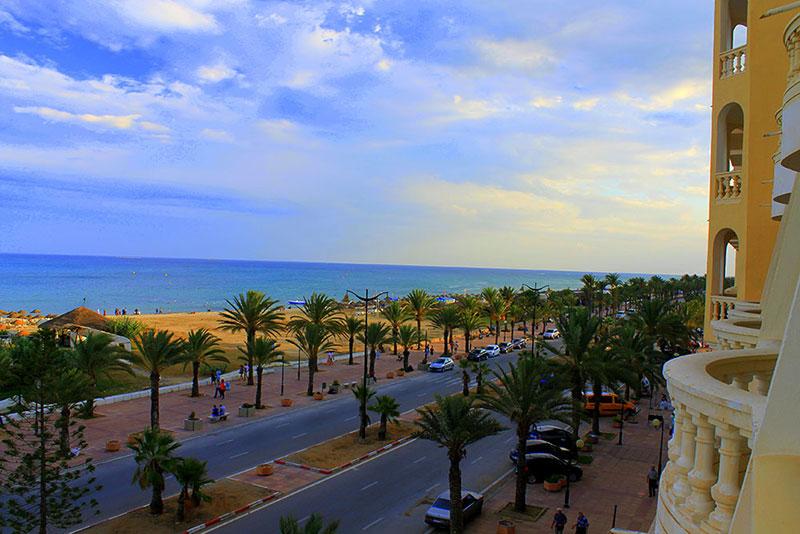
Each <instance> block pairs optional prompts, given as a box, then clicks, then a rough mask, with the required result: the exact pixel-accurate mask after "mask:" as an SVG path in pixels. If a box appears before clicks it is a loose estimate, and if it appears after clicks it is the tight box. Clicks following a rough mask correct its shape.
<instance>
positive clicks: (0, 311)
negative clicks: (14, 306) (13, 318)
mask: <svg viewBox="0 0 800 534" xmlns="http://www.w3.org/2000/svg"><path fill="white" fill-rule="evenodd" d="M0 315H8V312H7V311H5V310H0Z"/></svg>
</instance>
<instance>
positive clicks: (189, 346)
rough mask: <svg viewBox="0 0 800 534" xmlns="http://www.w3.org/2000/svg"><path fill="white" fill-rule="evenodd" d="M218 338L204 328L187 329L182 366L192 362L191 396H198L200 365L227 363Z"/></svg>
mask: <svg viewBox="0 0 800 534" xmlns="http://www.w3.org/2000/svg"><path fill="white" fill-rule="evenodd" d="M219 341H220V339H219V338H218V337H217V336H215V335H214V334H212V333H211V332H209V331H208V330H206V329H205V328H200V329H198V330H189V335H188V336H187V338H186V343H185V345H184V353H183V359H184V363H183V365H184V367H185V366H186V364H187V363H191V364H192V395H191V396H192V397H199V396H200V366H201V365H207V364H209V363H228V358H226V357H225V356H224V354H225V352H224V351H223V350H222V349H220V348H219Z"/></svg>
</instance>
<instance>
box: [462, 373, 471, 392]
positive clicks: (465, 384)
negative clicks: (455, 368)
mask: <svg viewBox="0 0 800 534" xmlns="http://www.w3.org/2000/svg"><path fill="white" fill-rule="evenodd" d="M461 382H462V384H463V388H462V393H463V394H464V396H465V397H469V374H468V373H467V370H466V369H464V370H462V371H461Z"/></svg>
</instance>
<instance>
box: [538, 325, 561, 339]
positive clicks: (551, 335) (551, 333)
mask: <svg viewBox="0 0 800 534" xmlns="http://www.w3.org/2000/svg"><path fill="white" fill-rule="evenodd" d="M542 337H543V338H544V339H558V338H560V337H561V332H559V331H558V328H548V329H547V330H545V331H544V334H542Z"/></svg>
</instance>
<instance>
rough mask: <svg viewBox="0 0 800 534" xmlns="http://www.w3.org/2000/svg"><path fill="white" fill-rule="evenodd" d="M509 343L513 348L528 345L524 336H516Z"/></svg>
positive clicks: (522, 347)
mask: <svg viewBox="0 0 800 534" xmlns="http://www.w3.org/2000/svg"><path fill="white" fill-rule="evenodd" d="M511 345H512V346H513V347H514V348H515V349H524V348H525V347H527V346H528V342H527V341H526V340H525V339H524V338H521V337H518V338H516V339H512V340H511Z"/></svg>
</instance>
